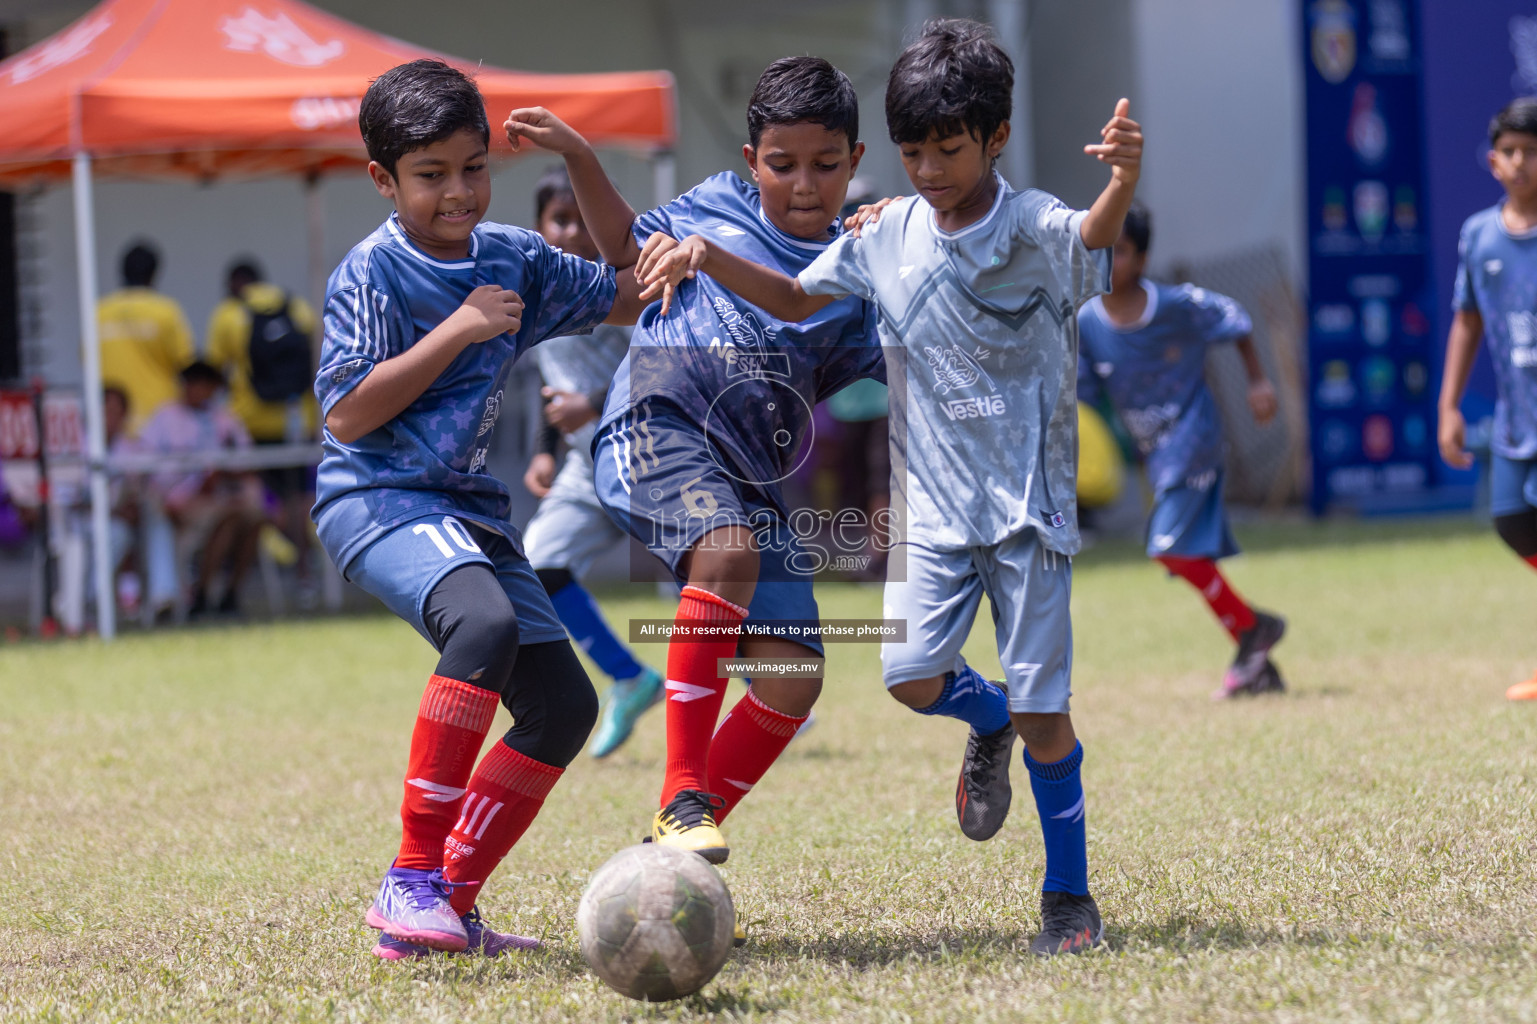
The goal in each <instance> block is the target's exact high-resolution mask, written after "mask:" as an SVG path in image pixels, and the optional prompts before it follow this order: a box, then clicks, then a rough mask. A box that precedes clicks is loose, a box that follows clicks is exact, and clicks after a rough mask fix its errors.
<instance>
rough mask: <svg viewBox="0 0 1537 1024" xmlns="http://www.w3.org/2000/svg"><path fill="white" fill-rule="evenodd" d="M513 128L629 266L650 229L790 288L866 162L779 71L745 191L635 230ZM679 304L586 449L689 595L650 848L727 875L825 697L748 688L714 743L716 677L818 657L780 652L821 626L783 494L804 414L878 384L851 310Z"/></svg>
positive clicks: (711, 186)
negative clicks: (729, 670) (737, 837)
mask: <svg viewBox="0 0 1537 1024" xmlns="http://www.w3.org/2000/svg"><path fill="white" fill-rule="evenodd" d="M506 128H507V132H508V137H509V138H510V139H512V140H513V142H514V144H515V145H516V144H517V142H518V140H519V139H527V140H529V141H532V142H534V143H537V144H539V145H541V146H544V147H545V148H547V149H551V150H553V151H555V152H557V153H560V154H561V155H562V156H564V157H565V159H566V167H567V170H568V171H569V172H570V175H571V181H572V184H573V185H574V186H575V189H576V195H577V199H578V200H579V201H580V203H581V207H582V214H583V218H584V219H585V221H586V223H587V227H588V229H589V230H590V231H591V232H592V234H593V238H594V240H595V241H596V242H597V244H598V249H599V251H601V252H602V253H603V255H604V258H606V259H608V260H609V261H610V262H612V263H614V264H616V265H620V266H624V265H628V264H629V263H632V262H633V261H634V260H635V259H636V258H637V257H638V255H639V253H640V240H642V239H649V238H650V237H657V238H658V239H659V242H658V243H656V244H660V239H661V238H662V236H660V235H657V236H653V233H656V232H663V233H666V234H667V235H672V236H677V235H682V234H690V233H693V232H703V233H706V234H708V235H710V236H711V237H712V238H714V239H716V240H718V241H719V242H720V243H721V244H722V245H724V246H727V247H729V248H730V249H731V250H732V251H734V252H739V253H742V254H743V255H745V256H747V257H748V258H750V259H753V260H757V261H761V262H765V263H768V264H770V265H772V266H775V267H779V268H780V269H782V270H784V271H786V272H789V273H798V272H799V271H800V270H801V269H803V268H804V267H805V266H806V265H807V264H808V263H810V262H811V260H812V259H814V258H815V257H816V256H818V255H820V254H821V253H822V252H823V251H824V250H825V249H826V248H827V247H828V244H829V243H830V242H831V241H832V240H833V239H834V238H836V237H837V236H838V233H839V231H840V228H841V225H840V224H839V223H838V215H839V212H840V209H841V207H842V205H843V200H844V196H845V194H846V193H847V191H848V185H849V181H850V179H852V178H853V176H854V171H855V169H856V168H857V167H858V165H859V160H860V157H861V156H862V155H863V153H864V144H863V143H860V142H859V141H858V138H859V106H858V98H857V97H856V95H855V93H854V87H853V85H852V84H850V82H849V80H848V77H847V76H845V75H844V74H843V73H842V72H841V71H839V70H838V69H836V68H834V67H833V66H832V65H831V64H829V63H828V62H827V61H825V60H822V59H820V58H817V57H787V58H784V59H782V60H778V61H775V62H774V63H773V64H771V65H769V67H768V68H767V69H766V70H765V71H764V72H763V74H762V76H761V77H760V78H759V79H758V82H757V85H756V87H755V88H754V90H753V95H752V98H751V100H750V101H749V103H748V110H747V131H748V142H747V144H746V145H744V146H743V147H742V154H743V156H744V157H745V158H746V161H747V165H748V168H749V169H750V171H751V173H752V177H753V182H754V184H749V183H747V182H746V181H743V180H742V179H741V178H739V177H738V176H737V175H735V174H732V173H730V172H726V173H722V174H718V175H715V176H714V177H712V178H709V179H707V180H706V181H705V182H703V183H702V184H700V185H699V186H698V187H696V188H694V189H693V190H692V191H690V192H687V193H685V194H684V195H682V196H679V197H678V198H677V199H675V200H674V201H672V202H671V203H668V204H667V205H666V206H663V207H661V208H659V209H656V210H652V211H650V212H649V213H645V214H642V215H641V216H639V217H637V216H636V215H635V213H634V211H633V210H632V209H631V208H630V206H629V204H627V203H626V202H625V201H624V199H623V198H622V197H621V196H620V195H619V193H618V192H617V191H616V190H615V189H614V187H613V185H612V184H611V183H610V182H609V180H608V177H607V176H606V175H605V174H604V172H603V168H602V166H601V165H600V164H599V163H598V161H597V158H596V157H595V156H594V155H593V152H592V149H591V148H590V147H589V146H588V145H587V143H586V141H585V140H583V139H582V138H581V136H579V135H577V134H576V133H575V132H573V131H571V129H570V128H569V127H567V126H566V125H564V124H562V123H561V122H560V121H559V120H558V119H556V118H554V117H553V116H551V115H550V114H549V113H548V112H547V111H544V110H539V109H533V110H515V111H513V112H512V114H511V116H510V117H509V119H508V121H507V124H506ZM648 244H652V243H649V241H648ZM666 244H667V245H670V244H672V243H671V242H670V240H668V241H667V242H666ZM669 297H671V296H670V293H669ZM677 304H678V306H679V307H680V308H679V310H678V312H677V314H676V315H672V316H666V315H663V309H662V308H661V307H660V306H658V305H653V306H651V307H650V308H648V309H647V310H646V312H645V314H644V315H643V317H642V319H641V321H640V323H639V324H638V325H637V326H636V329H635V334H634V337H633V339H632V343H631V346H630V352H629V355H628V356H627V357H626V359H625V362H624V364H623V365H622V366H621V367H620V371H619V374H618V376H617V378H616V380H615V383H614V386H613V389H612V390H611V391H610V392H609V398H608V404H607V406H606V407H605V409H604V413H603V419H602V421H601V422H600V424H599V427H598V440H597V443H596V445H595V447H594V453H593V454H594V458H595V460H596V472H597V478H596V482H597V487H598V494H599V496H600V497H601V498H602V500H603V503H604V506H605V507H606V508H607V509H608V510H609V513H610V514H611V515H613V516H614V517H615V519H616V520H618V521H620V522H622V523H624V525H625V527H626V528H627V529H628V530H629V531H630V532H631V533H632V534H633V535H634V536H636V537H638V538H639V539H640V540H641V541H642V542H644V543H645V544H646V545H647V547H648V548H649V549H650V550H651V551H652V552H653V553H654V554H656V555H657V556H658V557H659V558H661V559H663V560H664V561H665V562H666V563H667V564H668V566H669V567H670V568H671V569H672V571H673V573H674V575H675V576H676V577H677V579H678V581H679V582H680V583H684V584H686V586H684V588H683V595H682V600H681V601H680V602H679V605H678V613H677V619H676V621H675V631H674V633H673V637H672V640H671V642H670V644H669V646H668V651H667V693H668V700H667V758H668V760H667V766H666V775H665V778H664V780H663V786H662V794H661V801H660V802H661V804H662V808H661V810H660V811H659V812H657V814H656V815H655V817H654V818H653V820H652V837H653V839H655V840H656V841H657V842H661V843H667V844H669V845H674V846H679V847H682V848H684V849H690V850H694V851H695V852H698V853H699V854H701V855H702V856H704V857H705V858H706V859H709V860H712V861H714V862H716V863H719V862H721V861H724V860H725V859H726V857H727V855H728V853H729V852H730V851H729V847H728V846H727V844H726V840H725V837H724V836H723V835H722V834H721V832H720V829H719V827H718V822H719V820H720V819H721V818H723V817H724V816H725V815H726V813H728V812H729V811H730V810H731V808H732V806H733V805H734V804H735V803H736V801H737V800H739V799H740V798H741V797H742V796H744V795H745V794H746V793H747V792H748V791H749V790H750V789H752V787H753V786H754V785H755V784H756V783H757V782H758V780H759V779H760V778H761V777H762V776H763V774H764V773H765V772H766V771H767V770H768V768H769V766H770V765H772V764H773V762H774V760H775V759H776V758H778V756H779V755H780V753H782V752H783V750H784V748H785V746H786V745H787V744H788V743H789V742H790V739H791V738H792V737H793V736H794V735H795V732H796V730H797V729H798V728H799V727H800V725H801V724H802V723H803V722H805V720H806V716H807V715H808V714H809V713H810V711H811V707H812V705H813V704H814V703H815V701H816V698H817V695H818V694H819V693H820V692H821V685H822V684H821V680H820V678H814V677H811V676H796V677H794V678H774V677H773V676H770V675H766V674H755V675H754V677H753V685H752V688H751V689H750V690H749V692H748V693H747V695H746V696H744V697H743V698H742V699H741V700H740V701H739V702H738V703H737V704H736V706H735V707H734V708H733V709H732V711H731V712H730V713H729V714H728V715H727V717H726V719H725V720H724V721H723V722H721V723H720V728H719V729H718V730H717V729H716V720H717V719H718V718H719V716H720V708H721V705H722V703H723V700H724V695H725V689H726V679H725V678H724V677H723V676H722V675H721V674H720V672H719V670H718V662H719V660H720V659H722V658H730V657H732V656H734V655H737V654H738V653H740V654H741V655H742V656H744V657H751V658H754V659H759V658H771V657H778V658H786V659H793V660H795V661H797V662H801V663H807V662H815V661H818V660H819V659H820V655H821V651H822V646H821V641H820V639H818V638H816V637H814V636H813V637H807V636H805V635H804V634H799V635H797V639H789V638H788V636H787V631H786V630H785V629H784V628H783V624H785V623H791V624H793V625H796V626H803V625H804V624H815V623H816V622H817V621H818V612H817V604H816V599H815V597H814V596H813V594H812V574H813V573H814V572H815V570H816V564H815V559H813V558H810V557H808V556H809V554H810V553H809V552H807V551H806V550H805V549H804V548H803V547H802V546H801V544H800V543H799V541H798V540H797V539H796V537H795V536H794V535H793V533H792V532H791V531H790V529H789V527H788V525H787V518H788V515H789V510H788V508H787V507H786V502H785V498H784V495H783V492H782V489H781V486H780V485H781V481H782V480H784V478H785V477H787V476H789V475H790V474H791V473H792V472H794V470H795V469H796V467H797V466H798V465H799V462H800V460H801V459H804V458H805V452H804V442H805V441H806V439H807V435H808V432H809V431H810V429H811V410H812V406H814V405H815V404H816V403H817V402H819V401H821V400H822V399H823V398H826V397H827V396H829V395H831V394H832V393H834V392H836V391H838V390H839V389H840V388H842V387H843V386H844V385H846V384H848V383H849V382H851V381H853V380H856V379H858V378H861V377H867V376H882V375H883V373H884V369H883V364H882V361H881V352H880V349H879V347H878V346H877V345H876V341H875V337H874V331H873V328H872V323H871V321H872V314H871V311H870V309H869V307H868V306H867V305H866V304H865V303H863V302H861V301H859V300H858V299H853V298H849V299H843V300H841V301H839V302H837V303H834V304H832V305H830V306H828V307H827V308H826V309H824V310H822V311H821V313H820V315H818V316H816V317H813V318H811V319H808V320H807V321H806V322H805V323H796V324H784V323H780V322H779V321H777V320H775V319H774V318H773V317H771V316H769V315H767V314H766V313H764V312H763V311H762V310H761V309H758V308H755V307H754V306H752V305H750V304H748V303H746V302H743V301H742V300H741V299H739V298H737V297H736V296H734V295H732V294H731V293H730V292H728V291H727V290H725V289H724V288H721V287H720V286H719V285H717V284H715V283H714V282H712V281H708V280H699V281H695V282H690V283H689V284H686V285H684V286H682V287H681V289H680V290H679V292H678V294H677ZM744 620H745V622H746V633H745V634H744V626H743V623H744ZM776 624H777V625H776ZM755 627H757V628H756V629H755ZM818 674H819V673H818Z"/></svg>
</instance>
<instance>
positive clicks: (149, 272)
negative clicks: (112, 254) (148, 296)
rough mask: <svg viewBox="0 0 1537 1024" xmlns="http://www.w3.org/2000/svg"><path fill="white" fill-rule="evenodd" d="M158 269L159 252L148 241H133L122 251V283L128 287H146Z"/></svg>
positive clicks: (152, 282)
mask: <svg viewBox="0 0 1537 1024" xmlns="http://www.w3.org/2000/svg"><path fill="white" fill-rule="evenodd" d="M159 269H160V254H159V253H158V252H156V251H155V247H154V246H152V245H150V244H149V243H148V242H135V243H134V244H133V246H132V247H131V248H130V249H129V250H128V251H127V252H125V253H123V284H125V285H127V286H128V287H130V288H148V287H149V286H150V285H152V284H154V283H155V273H156V272H157V271H158V270H159Z"/></svg>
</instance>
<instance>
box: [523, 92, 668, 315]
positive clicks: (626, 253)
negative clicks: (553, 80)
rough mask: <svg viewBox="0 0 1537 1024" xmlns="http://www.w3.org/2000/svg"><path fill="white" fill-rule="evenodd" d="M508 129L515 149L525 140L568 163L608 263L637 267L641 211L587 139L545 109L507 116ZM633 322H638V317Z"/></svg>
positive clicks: (581, 205)
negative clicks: (637, 219)
mask: <svg viewBox="0 0 1537 1024" xmlns="http://www.w3.org/2000/svg"><path fill="white" fill-rule="evenodd" d="M502 128H503V129H504V130H505V131H506V132H507V141H508V142H510V143H512V148H513V149H514V150H518V149H521V148H522V143H523V140H524V139H527V140H528V141H529V142H532V143H534V144H535V145H536V146H539V147H541V148H543V149H548V150H549V151H550V152H552V153H558V154H560V155H561V156H562V157H564V158H565V161H566V173H567V174H568V175H570V176H571V190H572V191H573V192H575V193H576V205H577V208H578V209H580V210H581V211H582V220H583V221H584V222H585V223H586V225H587V231H588V233H589V234H591V235H592V240H593V241H594V242H595V243H597V246H598V252H599V253H600V254H601V255H602V256H603V262H605V263H607V264H608V265H609V266H611V267H614V268H615V269H623V268H625V267H631V266H634V265H635V261H636V259H638V258H639V256H640V246H639V245H637V244H636V242H635V237H634V235H633V234H631V229H632V228H633V227H634V225H635V210H634V209H633V208H631V206H630V204H629V203H627V202H625V201H624V196H622V195H620V194H619V190H618V189H616V188H615V187H614V183H613V182H611V181H609V180H608V175H607V174H606V173H605V172H604V170H603V165H602V164H601V163H599V162H598V155H597V154H596V153H594V152H593V151H592V147H591V146H590V145H588V144H587V140H586V139H584V138H582V136H581V134H580V133H579V132H577V130H576V129H574V128H572V127H571V126H570V125H568V124H566V122H564V121H562V120H561V119H560V118H558V117H556V116H555V115H554V114H552V113H550V112H549V111H548V110H546V109H544V108H543V107H520V108H518V109H517V110H514V111H513V112H512V113H510V114H508V115H507V121H506V122H505V123H504V124H503V125H502ZM616 322H617V321H616ZM629 322H630V323H633V322H634V320H633V318H632V319H631V320H630V321H629Z"/></svg>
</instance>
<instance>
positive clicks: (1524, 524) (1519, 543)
mask: <svg viewBox="0 0 1537 1024" xmlns="http://www.w3.org/2000/svg"><path fill="white" fill-rule="evenodd" d="M1494 532H1495V533H1498V534H1499V535H1500V540H1503V541H1504V542H1505V543H1506V544H1509V545H1510V549H1511V550H1512V551H1514V552H1515V553H1516V554H1518V555H1520V556H1521V557H1522V558H1531V557H1532V556H1533V555H1537V508H1529V509H1527V510H1526V511H1525V512H1517V513H1516V514H1515V515H1512V516H1497V517H1496V518H1495V520H1494Z"/></svg>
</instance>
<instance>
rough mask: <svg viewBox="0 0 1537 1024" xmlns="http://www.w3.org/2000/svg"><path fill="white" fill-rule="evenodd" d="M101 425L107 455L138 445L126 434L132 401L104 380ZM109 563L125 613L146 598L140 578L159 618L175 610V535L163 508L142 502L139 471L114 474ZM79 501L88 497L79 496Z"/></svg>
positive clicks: (136, 448) (170, 615)
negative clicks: (147, 589) (105, 435)
mask: <svg viewBox="0 0 1537 1024" xmlns="http://www.w3.org/2000/svg"><path fill="white" fill-rule="evenodd" d="M101 409H102V421H103V426H104V428H105V430H106V434H107V454H108V455H124V454H130V453H133V452H136V451H139V450H140V446H139V443H138V441H137V440H136V439H135V438H134V437H132V436H131V435H130V434H129V433H128V424H129V421H130V419H131V418H132V406H131V405H130V402H129V398H128V393H127V392H126V391H124V390H123V389H122V388H119V387H116V386H113V385H110V384H109V385H107V386H106V387H104V388H102V390H101ZM110 494H111V504H112V524H111V540H112V566H113V572H114V573H115V574H116V580H117V601H118V607H119V608H121V609H122V611H123V613H124V614H125V615H128V616H133V615H136V614H137V613H138V611H139V607H140V602H141V600H142V599H143V597H144V593H143V590H144V588H143V585H142V583H141V579H142V580H143V581H145V582H147V583H148V586H149V594H148V598H149V607H150V609H151V610H152V612H153V615H154V620H155V621H156V622H157V623H162V624H163V623H167V622H170V621H171V619H172V618H173V617H174V615H175V613H176V594H177V591H178V589H179V585H178V583H177V579H176V535H175V532H174V531H173V529H172V527H171V523H170V521H169V520H168V519H166V516H165V512H164V510H163V509H162V508H160V506H159V504H158V503H157V502H155V501H145V486H144V480H143V478H142V475H141V474H137V473H129V474H124V473H113V474H112V477H111V492H110ZM80 500H81V502H82V504H83V503H84V502H85V501H86V497H85V495H84V494H82V495H81V496H80Z"/></svg>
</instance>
